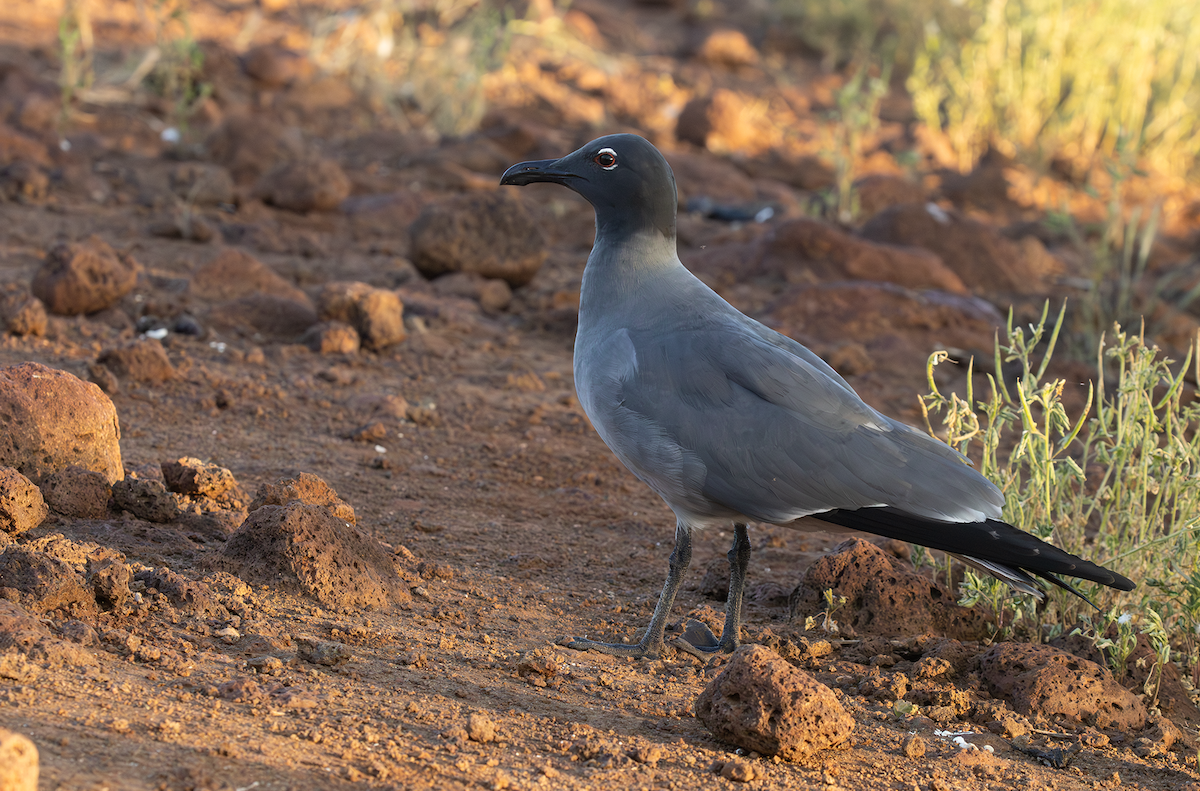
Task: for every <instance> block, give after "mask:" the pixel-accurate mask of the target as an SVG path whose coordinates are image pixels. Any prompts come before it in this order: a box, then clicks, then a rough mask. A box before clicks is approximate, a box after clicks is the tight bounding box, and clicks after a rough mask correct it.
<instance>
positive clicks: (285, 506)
mask: <svg viewBox="0 0 1200 791" xmlns="http://www.w3.org/2000/svg"><path fill="white" fill-rule="evenodd" d="M303 478H304V479H303V480H284V481H280V482H279V483H277V484H275V485H273V486H270V487H263V489H260V491H259V496H258V497H256V498H255V501H254V503H253V504H252V505H251V509H250V515H249V516H248V517H247V518H246V521H245V523H244V524H243V525H242V526H241V527H240V528H238V530H237V532H235V533H234V534H233V535H232V536H230V537H229V540H228V541H227V542H226V544H225V547H224V549H223V550H222V551H221V553H220V554H219V555H218V556H217V557H216V558H215V559H214V560H213V561H212V564H213V566H214V567H215V568H217V569H219V570H222V571H228V572H229V573H231V574H234V575H236V576H238V577H240V578H242V579H243V580H245V581H246V582H249V583H251V584H263V585H270V586H272V587H273V588H276V589H278V590H282V591H285V592H288V593H293V594H302V595H308V596H312V597H313V598H315V599H317V601H319V602H321V603H322V604H324V605H326V606H328V607H332V608H335V609H339V610H355V609H362V608H370V609H375V608H386V607H388V606H390V605H392V604H400V603H405V602H407V601H409V600H410V598H411V597H410V595H409V593H408V589H407V588H406V587H404V585H403V581H402V580H401V578H400V577H399V575H398V574H397V573H396V570H395V567H394V566H393V563H392V558H391V554H390V553H389V552H388V551H387V550H385V549H384V548H383V546H381V545H380V544H379V542H378V541H376V540H375V539H373V538H371V537H370V536H369V535H367V533H366V532H365V531H363V530H362V529H361V528H359V527H358V526H357V525H356V524H355V523H354V522H353V521H351V520H349V519H345V518H343V515H345V514H346V512H347V510H349V515H350V516H351V518H352V517H353V510H352V509H350V508H349V506H347V505H346V504H345V503H344V502H343V501H342V500H341V499H340V498H338V497H337V495H336V493H334V492H333V490H332V489H330V488H329V487H328V485H327V484H325V483H324V481H321V479H319V478H317V477H316V476H311V475H310V476H303ZM264 490H265V491H264ZM280 501H282V503H281V504H274V503H276V502H280ZM319 501H325V502H324V503H321V502H319ZM339 514H340V515H339Z"/></svg>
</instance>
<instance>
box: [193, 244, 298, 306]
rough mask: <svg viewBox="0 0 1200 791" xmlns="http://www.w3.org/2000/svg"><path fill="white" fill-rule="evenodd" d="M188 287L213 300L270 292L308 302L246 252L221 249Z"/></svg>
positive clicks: (290, 285) (281, 278)
mask: <svg viewBox="0 0 1200 791" xmlns="http://www.w3.org/2000/svg"><path fill="white" fill-rule="evenodd" d="M188 290H189V291H190V292H191V293H192V294H193V295H195V296H197V297H200V298H201V299H207V300H212V301H214V302H217V301H222V300H233V299H238V298H240V297H246V296H249V295H251V294H270V295H272V296H276V297H283V298H285V299H290V300H292V301H293V302H298V303H300V304H303V305H310V306H311V302H310V301H309V299H308V296H307V295H306V294H305V293H304V292H303V291H301V290H300V289H298V288H296V286H294V285H292V284H291V283H290V282H288V281H287V280H285V279H284V278H283V277H281V276H280V275H278V274H276V272H275V271H274V270H273V269H271V268H270V267H269V266H267V265H266V264H264V263H262V262H261V261H259V260H258V259H257V258H255V257H254V256H252V255H250V254H249V253H245V252H242V251H241V250H236V249H232V248H230V249H227V250H222V251H221V252H220V253H218V254H217V255H216V257H215V258H213V259H212V260H211V261H209V262H208V263H206V264H204V265H202V266H201V267H200V268H199V269H197V270H196V273H195V274H194V275H192V281H191V284H190V285H189V286H188Z"/></svg>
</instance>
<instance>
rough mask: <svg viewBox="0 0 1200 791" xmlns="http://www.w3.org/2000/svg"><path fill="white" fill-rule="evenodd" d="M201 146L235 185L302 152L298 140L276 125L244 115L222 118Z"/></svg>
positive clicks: (257, 175) (251, 180)
mask: <svg viewBox="0 0 1200 791" xmlns="http://www.w3.org/2000/svg"><path fill="white" fill-rule="evenodd" d="M205 147H206V148H207V149H208V155H209V156H210V157H211V158H212V160H213V161H214V162H216V163H217V164H219V165H222V166H224V167H225V168H227V169H228V170H229V172H230V173H231V174H232V175H233V178H234V181H236V182H237V183H239V184H247V183H250V182H253V181H254V180H255V179H257V178H258V177H259V176H261V175H262V174H263V173H266V172H267V171H269V170H271V169H272V168H274V167H275V166H276V165H279V164H282V163H284V162H288V161H291V160H294V159H296V158H298V157H299V156H300V155H301V154H302V153H303V146H302V144H301V143H300V140H299V137H298V136H297V135H295V134H290V133H288V132H286V131H285V130H284V129H283V128H281V127H280V125H279V123H278V122H276V121H272V120H269V119H266V118H258V117H255V116H246V115H235V116H230V117H229V118H226V119H225V120H224V121H223V122H222V123H221V125H220V126H219V127H217V129H216V130H215V131H214V132H213V133H212V134H211V135H209V137H208V140H207V141H205Z"/></svg>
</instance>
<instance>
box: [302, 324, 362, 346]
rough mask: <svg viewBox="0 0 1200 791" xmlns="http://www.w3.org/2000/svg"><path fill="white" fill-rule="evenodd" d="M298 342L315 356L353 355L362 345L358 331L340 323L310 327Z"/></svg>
mask: <svg viewBox="0 0 1200 791" xmlns="http://www.w3.org/2000/svg"><path fill="white" fill-rule="evenodd" d="M300 342H301V343H303V344H304V345H305V346H307V347H308V348H310V349H312V350H313V351H314V352H316V353H317V354H354V353H355V352H357V351H358V350H359V347H360V346H361V345H362V339H361V338H360V337H359V335H358V330H356V329H354V328H353V327H351V326H350V325H349V324H346V323H345V322H341V321H322V322H321V323H320V324H314V325H312V326H311V327H309V328H308V329H307V330H306V331H305V332H304V336H303V337H302V338H301V339H300Z"/></svg>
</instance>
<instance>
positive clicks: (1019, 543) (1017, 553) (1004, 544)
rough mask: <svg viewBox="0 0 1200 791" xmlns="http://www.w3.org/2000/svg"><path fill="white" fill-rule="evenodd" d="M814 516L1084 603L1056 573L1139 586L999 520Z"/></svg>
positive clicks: (863, 512)
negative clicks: (974, 563)
mask: <svg viewBox="0 0 1200 791" xmlns="http://www.w3.org/2000/svg"><path fill="white" fill-rule="evenodd" d="M813 518H814V519H819V520H821V521H823V522H829V523H831V524H835V525H841V526H842V527H846V528H850V529H851V530H861V531H863V532H865V533H874V534H875V535H878V536H886V537H888V538H895V539H899V540H900V541H907V542H909V543H912V544H919V545H921V546H924V547H929V548H930V549H940V550H942V551H943V552H950V553H952V554H955V555H965V556H968V557H972V558H978V559H980V560H986V561H988V562H991V563H995V564H997V565H1002V566H1006V567H1010V568H1013V569H1020V570H1022V571H1025V572H1028V573H1031V574H1035V575H1037V576H1039V577H1041V578H1042V579H1045V580H1047V581H1049V582H1051V583H1053V584H1054V585H1057V586H1058V587H1060V588H1063V589H1064V590H1068V591H1071V592H1072V593H1074V594H1075V595H1076V596H1079V597H1080V598H1082V599H1084V601H1087V599H1086V597H1084V596H1083V595H1082V594H1080V593H1079V592H1078V591H1077V590H1075V589H1074V588H1073V587H1071V586H1070V585H1069V584H1067V583H1066V582H1064V581H1062V580H1061V579H1059V578H1058V577H1057V576H1056V575H1059V574H1061V575H1062V576H1064V577H1078V578H1080V579H1085V580H1089V581H1090V582H1098V583H1100V584H1101V585H1107V586H1108V587H1110V588H1116V589H1117V590H1123V591H1128V590H1133V588H1134V584H1133V582H1131V581H1130V580H1129V579H1127V578H1125V577H1123V576H1121V575H1120V574H1117V573H1116V572H1113V571H1109V570H1108V569H1106V568H1103V567H1102V566H1097V565H1096V564H1095V563H1092V562H1090V561H1087V560H1084V559H1083V558H1079V557H1076V556H1075V555H1072V554H1071V553H1069V552H1064V551H1063V550H1061V549H1059V548H1058V547H1056V546H1054V545H1053V544H1047V543H1046V542H1045V541H1042V540H1041V539H1040V538H1038V537H1037V536H1033V535H1030V534H1029V533H1026V532H1025V531H1024V530H1019V529H1017V528H1015V527H1013V526H1012V525H1010V524H1008V523H1007V522H1001V521H999V520H997V519H988V520H987V521H984V522H945V521H941V520H937V519H929V518H927V517H922V516H914V515H913V514H909V513H906V512H904V511H900V510H898V509H896V508H892V507H889V506H883V507H877V508H858V509H855V510H844V509H839V510H834V511H825V512H823V513H819V514H813ZM1089 603H1090V602H1089Z"/></svg>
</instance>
